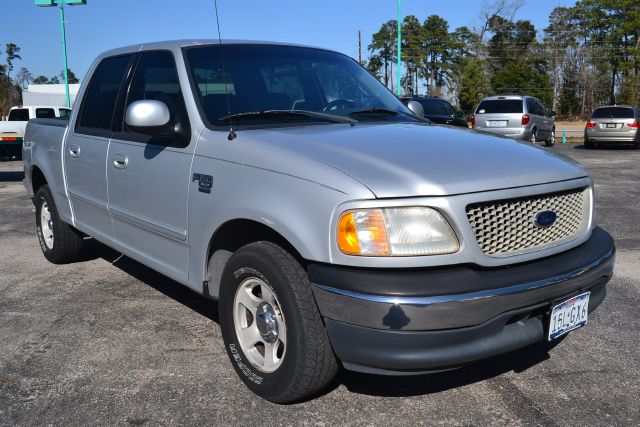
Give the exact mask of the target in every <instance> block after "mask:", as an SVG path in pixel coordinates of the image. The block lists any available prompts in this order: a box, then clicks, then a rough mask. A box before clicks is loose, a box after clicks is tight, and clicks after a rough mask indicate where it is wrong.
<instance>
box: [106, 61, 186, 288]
mask: <svg viewBox="0 0 640 427" xmlns="http://www.w3.org/2000/svg"><path fill="white" fill-rule="evenodd" d="M185 87H186V85H185ZM144 99H152V100H157V101H162V102H163V103H165V104H166V105H167V107H168V109H169V111H170V113H171V121H170V123H171V126H172V127H174V128H175V127H176V126H182V128H183V129H185V130H186V131H185V132H183V133H180V135H183V134H184V135H186V136H185V137H183V136H177V135H174V136H171V137H166V136H150V135H142V134H139V133H135V132H133V131H131V130H129V129H128V128H127V126H126V124H125V123H123V119H122V116H123V115H124V114H121V115H119V123H116V129H119V131H118V132H116V133H114V135H113V137H112V140H111V143H110V145H109V153H108V157H107V181H108V188H109V211H110V212H111V216H112V218H113V229H114V235H115V240H116V242H117V243H118V244H120V245H121V246H122V247H124V249H125V253H126V254H127V255H128V256H130V257H132V258H134V259H139V260H144V261H145V262H146V263H150V264H153V266H154V267H155V269H157V270H158V271H160V272H161V273H163V274H165V275H167V276H169V277H171V278H173V279H174V280H177V281H179V282H183V283H184V282H186V280H187V272H188V266H189V260H188V253H189V248H188V243H189V236H188V232H187V230H188V228H187V214H188V211H187V207H188V203H187V202H188V197H189V188H188V186H189V177H190V168H191V159H192V157H193V147H194V145H195V144H192V143H191V132H190V130H189V129H190V127H189V117H188V115H187V112H186V108H185V104H184V99H183V95H182V90H181V87H180V80H179V77H178V71H177V67H176V63H175V60H174V57H173V53H172V52H170V51H149V52H142V53H141V54H140V57H139V60H138V62H137V65H136V66H135V71H134V72H133V77H132V79H131V83H130V86H129V88H128V91H127V95H126V99H125V102H124V106H123V108H122V112H123V113H124V112H125V111H126V108H127V106H128V105H130V104H131V103H132V102H134V101H139V100H144ZM194 141H195V138H194Z"/></svg>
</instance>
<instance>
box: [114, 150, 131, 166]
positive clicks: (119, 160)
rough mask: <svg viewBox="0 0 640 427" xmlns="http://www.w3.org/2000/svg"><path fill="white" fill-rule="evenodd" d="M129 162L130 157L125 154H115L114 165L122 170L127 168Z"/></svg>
mask: <svg viewBox="0 0 640 427" xmlns="http://www.w3.org/2000/svg"><path fill="white" fill-rule="evenodd" d="M128 164H129V158H128V157H127V156H125V155H124V154H116V155H115V156H113V167H114V168H116V169H120V170H125V169H126V168H127V165H128Z"/></svg>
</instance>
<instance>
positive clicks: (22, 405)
mask: <svg viewBox="0 0 640 427" xmlns="http://www.w3.org/2000/svg"><path fill="white" fill-rule="evenodd" d="M550 150H552V151H555V152H560V153H563V154H565V155H568V156H570V157H572V158H574V159H576V160H578V161H580V162H581V163H583V164H584V165H585V166H586V167H587V168H588V169H589V171H590V172H591V174H592V176H593V178H594V180H595V184H596V203H597V222H598V223H600V224H601V225H602V226H603V227H604V228H606V229H607V230H608V231H609V232H610V233H611V234H612V235H613V236H614V238H615V239H616V245H617V249H618V253H617V263H616V269H615V275H614V278H613V279H612V280H611V282H610V283H609V288H608V289H609V292H608V296H607V298H606V300H605V302H604V303H603V304H602V305H601V306H600V308H599V309H598V310H597V311H596V312H595V313H593V314H592V316H590V320H589V324H588V325H587V327H585V328H583V329H581V330H578V331H575V332H573V333H571V334H570V335H569V336H568V337H567V338H566V339H564V340H562V341H560V342H559V343H557V344H556V345H555V346H550V345H548V344H541V345H537V346H533V347H530V348H526V349H524V350H521V351H518V352H516V353H512V354H508V355H505V356H501V357H498V358H494V359H491V360H487V361H483V362H480V363H476V364H473V365H470V366H468V367H465V368H462V369H459V370H457V371H452V372H447V373H440V374H433V375H428V376H419V377H379V376H372V375H362V374H354V373H348V372H343V373H342V374H341V375H340V378H339V381H338V382H337V383H336V384H335V385H334V387H333V388H332V389H330V390H328V391H327V393H326V394H324V395H322V396H320V397H319V398H317V399H315V400H312V401H308V402H304V403H300V404H296V405H290V406H278V405H275V404H271V403H269V402H266V401H264V400H261V399H260V398H258V397H256V396H255V395H253V394H252V393H251V392H249V391H248V389H246V388H245V387H244V385H243V384H242V383H241V381H240V380H239V379H238V377H237V376H236V374H235V372H234V371H233V369H232V367H231V364H230V362H229V361H228V359H227V356H226V354H225V352H224V347H223V343H222V338H221V334H220V330H219V327H218V324H217V323H216V322H217V309H216V305H215V303H212V302H209V301H207V300H204V299H203V298H201V297H199V296H197V295H195V294H193V293H191V292H190V291H188V290H186V288H183V287H181V286H180V285H178V284H176V283H175V282H172V281H171V280H170V279H167V278H165V277H163V276H161V275H159V274H157V273H155V272H153V271H151V270H149V269H148V268H146V267H144V266H142V265H140V264H138V263H136V262H134V261H132V260H130V259H128V258H126V257H122V256H120V254H118V253H115V252H114V251H112V250H110V249H108V248H106V247H105V246H103V245H100V244H98V243H95V242H93V241H90V242H88V244H87V253H86V257H85V259H84V260H83V261H81V262H79V263H75V264H71V265H65V266H53V265H51V264H49V263H48V262H47V261H46V260H45V258H44V257H43V256H42V254H41V251H40V248H39V246H38V242H37V239H36V237H35V225H34V222H35V220H34V214H33V211H32V210H33V209H32V204H31V202H30V200H29V199H28V197H27V195H26V193H25V191H24V188H23V187H22V183H21V180H22V173H21V168H22V165H21V163H20V162H4V163H0V425H45V424H51V425H65V426H69V425H136V426H138V425H180V424H211V425H215V424H233V425H235V424H245V425H255V424H260V425H298V424H318V425H336V424H367V425H371V424H391V425H396V424H409V423H411V424H417V425H435V424H444V425H505V424H508V425H545V426H552V425H563V426H565V425H638V423H639V422H640V404H638V396H639V395H640V364H639V362H638V361H639V360H640V346H639V345H638V342H639V340H640V314H639V313H640V309H639V307H640V289H639V286H640V283H639V282H640V262H639V261H640V221H639V220H640V185H639V183H640V150H633V149H604V150H592V151H587V150H584V149H582V146H581V145H580V144H569V145H558V146H556V147H553V148H551V149H550Z"/></svg>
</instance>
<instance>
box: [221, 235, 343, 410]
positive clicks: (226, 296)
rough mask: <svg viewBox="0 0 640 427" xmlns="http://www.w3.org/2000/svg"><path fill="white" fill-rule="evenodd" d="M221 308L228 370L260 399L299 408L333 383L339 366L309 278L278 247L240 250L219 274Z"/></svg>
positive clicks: (259, 245) (254, 245)
mask: <svg viewBox="0 0 640 427" xmlns="http://www.w3.org/2000/svg"><path fill="white" fill-rule="evenodd" d="M218 307H219V310H220V327H221V330H222V336H223V338H224V342H225V347H226V349H227V353H228V355H229V358H230V359H231V363H232V365H233V367H234V369H235V370H236V372H237V373H238V375H239V376H240V378H241V379H242V381H243V382H244V383H245V385H246V386H247V387H248V388H249V389H251V391H253V392H254V393H255V394H257V395H258V396H260V397H262V398H264V399H266V400H269V401H271V402H275V403H291V402H296V401H299V400H303V399H305V398H308V397H311V396H313V395H314V394H316V393H318V392H320V391H321V390H322V389H324V388H325V387H326V386H327V385H328V384H329V383H330V382H331V381H332V380H333V378H334V377H335V375H336V373H337V370H338V364H337V361H336V358H335V356H334V354H333V350H332V349H331V345H330V344H329V339H328V337H327V333H326V331H325V328H324V324H323V322H322V318H321V317H320V313H319V311H318V307H317V306H316V303H315V299H314V298H313V293H312V291H311V285H310V283H309V280H308V278H307V274H306V272H305V270H304V269H303V268H302V266H301V265H300V264H299V263H298V262H297V261H296V260H295V258H293V257H292V256H291V255H290V254H289V253H288V252H287V251H285V250H284V249H282V248H281V247H279V246H277V245H275V244H273V243H270V242H256V243H250V244H248V245H246V246H244V247H242V248H240V249H239V250H238V251H237V252H236V253H235V254H234V255H233V256H232V257H231V258H230V259H229V261H228V263H227V265H226V267H225V269H224V273H223V275H222V282H221V286H220V301H219V306H218Z"/></svg>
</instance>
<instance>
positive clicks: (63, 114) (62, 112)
mask: <svg viewBox="0 0 640 427" xmlns="http://www.w3.org/2000/svg"><path fill="white" fill-rule="evenodd" d="M58 114H59V116H60V118H61V119H68V118H69V117H70V116H71V110H70V109H68V108H59V109H58Z"/></svg>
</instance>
